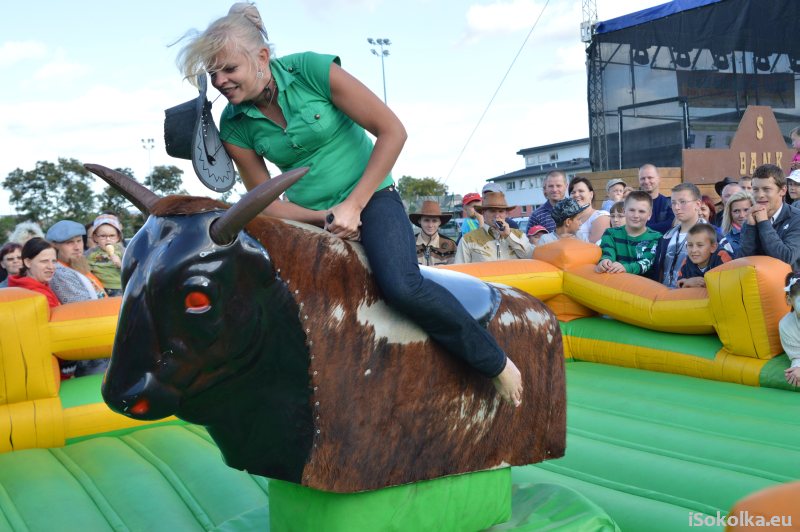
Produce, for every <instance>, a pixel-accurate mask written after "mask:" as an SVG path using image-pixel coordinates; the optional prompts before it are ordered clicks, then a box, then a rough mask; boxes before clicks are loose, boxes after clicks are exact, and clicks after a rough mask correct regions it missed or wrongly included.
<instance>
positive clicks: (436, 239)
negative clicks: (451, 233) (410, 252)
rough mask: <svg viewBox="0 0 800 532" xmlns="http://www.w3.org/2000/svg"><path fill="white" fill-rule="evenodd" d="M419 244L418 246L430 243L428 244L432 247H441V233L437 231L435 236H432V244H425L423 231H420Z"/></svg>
mask: <svg viewBox="0 0 800 532" xmlns="http://www.w3.org/2000/svg"><path fill="white" fill-rule="evenodd" d="M417 245H418V246H425V245H428V246H430V247H432V248H438V247H439V233H438V232H437V233H436V234H435V235H433V237H431V242H430V244H425V241H424V240H423V239H422V231H420V232H419V234H418V235H417Z"/></svg>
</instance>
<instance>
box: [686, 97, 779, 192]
mask: <svg viewBox="0 0 800 532" xmlns="http://www.w3.org/2000/svg"><path fill="white" fill-rule="evenodd" d="M793 155H794V152H793V151H792V150H791V149H790V148H789V147H788V146H787V144H786V140H785V139H784V138H783V134H782V133H781V130H780V128H779V127H778V122H777V120H775V115H774V114H773V112H772V108H771V107H766V106H760V105H759V106H756V105H752V106H749V107H748V108H747V110H746V111H745V112H744V116H743V117H742V120H741V122H739V128H738V129H737V130H736V135H734V137H733V140H732V141H731V147H730V148H726V149H719V150H714V149H706V150H683V180H684V181H687V182H689V183H694V184H696V185H701V184H707V185H710V184H713V183H716V182H717V181H720V180H722V179H723V178H725V177H726V176H729V177H732V178H734V179H739V177H741V176H743V175H753V171H754V170H755V169H756V168H758V167H759V166H761V165H762V164H775V165H778V166H780V167H781V168H783V171H784V172H786V173H787V174H788V173H789V166H790V165H791V163H792V157H793Z"/></svg>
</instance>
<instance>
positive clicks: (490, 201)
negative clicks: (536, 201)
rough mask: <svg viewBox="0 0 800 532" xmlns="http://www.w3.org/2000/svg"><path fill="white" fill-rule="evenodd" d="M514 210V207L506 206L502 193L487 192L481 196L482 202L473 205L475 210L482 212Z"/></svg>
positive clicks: (504, 196)
mask: <svg viewBox="0 0 800 532" xmlns="http://www.w3.org/2000/svg"><path fill="white" fill-rule="evenodd" d="M514 208H516V205H508V204H507V203H506V195H505V194H503V193H502V192H495V191H487V192H486V194H484V195H483V202H482V203H481V204H480V205H475V210H476V211H478V212H483V211H485V210H486V209H505V210H507V211H510V210H511V209H514Z"/></svg>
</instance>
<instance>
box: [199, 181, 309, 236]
mask: <svg viewBox="0 0 800 532" xmlns="http://www.w3.org/2000/svg"><path fill="white" fill-rule="evenodd" d="M308 170H309V168H308V167H307V166H303V167H301V168H295V169H294V170H289V171H288V172H285V173H283V174H281V175H279V176H278V177H273V178H272V179H268V180H267V181H265V182H264V183H261V184H260V185H258V186H257V187H256V188H254V189H253V190H251V191H250V192H248V193H247V194H245V195H244V196H242V199H240V200H239V201H237V202H236V203H235V204H234V205H232V206H231V208H230V209H228V210H227V211H225V214H223V215H222V216H220V217H219V218H218V219H217V220H216V221H214V223H212V224H211V229H210V233H211V240H213V241H214V242H215V243H217V244H218V245H220V246H224V245H227V244H230V243H231V242H233V241H234V240H235V239H236V235H238V234H239V231H241V230H242V228H243V227H244V226H245V225H247V224H248V223H249V222H250V220H252V219H253V218H255V217H256V216H257V215H258V213H260V212H261V211H263V210H264V209H265V208H266V207H267V205H269V204H270V203H272V202H273V201H275V200H276V199H278V197H279V196H280V195H281V194H283V193H284V192H285V191H286V189H287V188H289V187H290V186H292V185H294V184H295V183H297V182H298V181H299V180H300V178H301V177H303V176H304V175H306V173H308Z"/></svg>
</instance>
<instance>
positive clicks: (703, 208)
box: [700, 201, 711, 221]
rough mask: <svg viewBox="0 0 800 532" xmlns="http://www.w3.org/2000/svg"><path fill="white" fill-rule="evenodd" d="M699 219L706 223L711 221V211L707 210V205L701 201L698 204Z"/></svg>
mask: <svg viewBox="0 0 800 532" xmlns="http://www.w3.org/2000/svg"><path fill="white" fill-rule="evenodd" d="M700 218H702V219H703V220H706V221H710V220H711V211H710V210H709V208H708V205H706V204H705V203H703V202H702V201H701V202H700Z"/></svg>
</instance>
